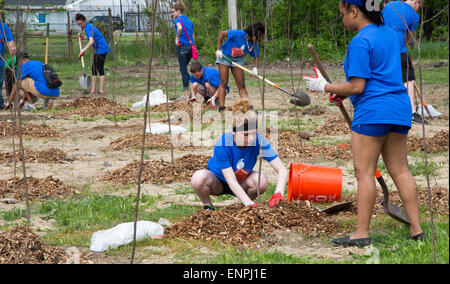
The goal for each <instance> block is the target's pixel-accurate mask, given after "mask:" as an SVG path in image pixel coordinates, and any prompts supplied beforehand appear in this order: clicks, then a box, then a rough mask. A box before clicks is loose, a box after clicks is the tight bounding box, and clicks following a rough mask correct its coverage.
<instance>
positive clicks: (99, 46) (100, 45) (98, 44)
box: [84, 23, 111, 54]
mask: <svg viewBox="0 0 450 284" xmlns="http://www.w3.org/2000/svg"><path fill="white" fill-rule="evenodd" d="M84 31H85V32H86V36H87V38H89V39H90V38H94V46H93V48H94V53H95V54H106V53H108V52H110V51H111V50H110V49H109V46H108V43H107V42H106V39H105V37H104V36H103V35H102V33H101V32H100V31H99V30H98V29H97V28H96V27H95V26H94V25H92V24H89V23H88V24H86V26H85V27H84Z"/></svg>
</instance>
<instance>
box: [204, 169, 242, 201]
mask: <svg viewBox="0 0 450 284" xmlns="http://www.w3.org/2000/svg"><path fill="white" fill-rule="evenodd" d="M207 170H208V171H210V172H212V171H211V170H210V169H208V168H207ZM216 178H217V179H218V180H219V181H220V182H221V183H222V186H223V191H222V193H220V194H219V195H225V194H229V195H233V196H236V195H234V193H233V191H231V188H230V186H229V185H228V183H226V182H224V181H223V180H221V179H220V178H218V177H217V176H216Z"/></svg>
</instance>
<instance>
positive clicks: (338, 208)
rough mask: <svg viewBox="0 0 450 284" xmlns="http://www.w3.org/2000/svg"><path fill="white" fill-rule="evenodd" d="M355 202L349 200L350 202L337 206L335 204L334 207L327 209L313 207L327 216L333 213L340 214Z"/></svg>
mask: <svg viewBox="0 0 450 284" xmlns="http://www.w3.org/2000/svg"><path fill="white" fill-rule="evenodd" d="M355 201H356V200H351V201H348V202H342V203H339V204H336V205H333V206H330V207H328V208H325V209H320V208H319V207H317V206H314V207H315V208H316V209H317V210H318V211H319V212H324V213H327V214H334V213H337V212H340V211H344V210H347V209H348V208H350V206H351V205H352V204H353V202H355Z"/></svg>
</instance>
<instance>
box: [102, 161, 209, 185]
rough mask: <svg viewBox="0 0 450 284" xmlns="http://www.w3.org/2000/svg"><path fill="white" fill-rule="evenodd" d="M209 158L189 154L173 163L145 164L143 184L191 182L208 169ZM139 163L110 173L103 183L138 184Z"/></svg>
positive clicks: (103, 179)
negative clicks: (194, 176) (193, 176)
mask: <svg viewBox="0 0 450 284" xmlns="http://www.w3.org/2000/svg"><path fill="white" fill-rule="evenodd" d="M209 158H210V157H209V156H205V155H193V154H188V155H186V156H183V157H181V158H178V159H175V160H174V162H173V163H171V162H168V161H163V160H152V161H148V162H144V166H143V169H142V177H141V183H150V182H151V183H155V184H156V183H163V184H170V183H174V182H189V181H190V180H191V177H192V175H193V174H194V173H195V172H196V171H198V170H203V169H206V167H207V165H208V160H209ZM139 167H140V162H139V161H133V162H131V163H130V164H128V165H126V166H125V167H123V168H121V169H118V170H115V171H113V172H109V173H108V174H107V175H106V176H104V177H103V178H102V179H101V181H103V182H110V183H115V184H132V183H136V182H137V177H138V171H139Z"/></svg>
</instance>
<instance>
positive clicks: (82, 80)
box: [79, 75, 91, 90]
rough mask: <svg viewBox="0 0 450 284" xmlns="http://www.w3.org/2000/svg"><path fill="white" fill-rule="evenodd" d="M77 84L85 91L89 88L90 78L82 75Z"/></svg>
mask: <svg viewBox="0 0 450 284" xmlns="http://www.w3.org/2000/svg"><path fill="white" fill-rule="evenodd" d="M79 82H80V86H81V87H82V88H83V89H85V90H86V89H88V88H89V87H90V86H91V77H89V76H87V75H82V76H80V79H79Z"/></svg>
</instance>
